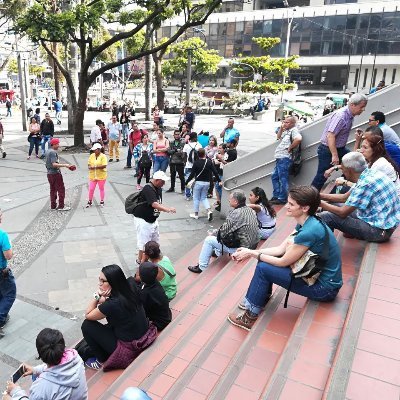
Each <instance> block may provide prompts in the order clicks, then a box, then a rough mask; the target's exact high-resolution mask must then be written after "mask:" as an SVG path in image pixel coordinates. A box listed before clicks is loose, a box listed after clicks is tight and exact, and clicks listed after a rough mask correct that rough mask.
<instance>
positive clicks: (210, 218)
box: [207, 210, 213, 222]
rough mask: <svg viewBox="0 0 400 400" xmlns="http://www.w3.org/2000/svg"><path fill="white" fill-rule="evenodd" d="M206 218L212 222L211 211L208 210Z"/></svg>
mask: <svg viewBox="0 0 400 400" xmlns="http://www.w3.org/2000/svg"><path fill="white" fill-rule="evenodd" d="M207 217H208V221H210V222H211V221H212V220H213V213H212V211H211V210H210V211H208V213H207Z"/></svg>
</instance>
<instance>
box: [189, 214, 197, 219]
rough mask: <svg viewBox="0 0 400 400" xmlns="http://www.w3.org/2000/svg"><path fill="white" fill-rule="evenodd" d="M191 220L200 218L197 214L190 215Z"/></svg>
mask: <svg viewBox="0 0 400 400" xmlns="http://www.w3.org/2000/svg"><path fill="white" fill-rule="evenodd" d="M189 217H190V218H194V219H199V216H198V215H196V214H189Z"/></svg>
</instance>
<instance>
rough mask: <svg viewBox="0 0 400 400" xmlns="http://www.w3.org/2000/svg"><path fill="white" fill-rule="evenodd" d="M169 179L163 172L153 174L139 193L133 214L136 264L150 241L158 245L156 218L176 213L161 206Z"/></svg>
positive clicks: (172, 208)
mask: <svg viewBox="0 0 400 400" xmlns="http://www.w3.org/2000/svg"><path fill="white" fill-rule="evenodd" d="M166 181H169V177H168V176H167V175H166V174H165V172H163V171H157V172H155V173H154V175H153V178H152V179H151V180H150V182H149V183H148V184H146V185H145V186H144V187H143V189H142V191H141V192H140V202H139V205H138V206H137V207H136V208H135V211H134V212H133V215H134V218H135V227H136V240H137V248H138V249H139V255H138V259H137V263H138V264H140V263H141V262H144V261H145V260H144V259H143V250H144V245H145V244H146V243H147V242H150V241H151V240H153V241H155V242H157V243H160V232H159V228H158V221H157V218H158V217H159V216H160V212H161V211H163V212H167V213H172V214H174V213H176V210H175V208H174V207H167V206H165V205H163V204H162V190H161V188H162V187H163V186H164V184H165V182H166Z"/></svg>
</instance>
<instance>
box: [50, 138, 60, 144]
mask: <svg viewBox="0 0 400 400" xmlns="http://www.w3.org/2000/svg"><path fill="white" fill-rule="evenodd" d="M55 144H60V139H57V138H53V139H51V140H50V146H53V145H55Z"/></svg>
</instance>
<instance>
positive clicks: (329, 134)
mask: <svg viewBox="0 0 400 400" xmlns="http://www.w3.org/2000/svg"><path fill="white" fill-rule="evenodd" d="M367 103H368V99H367V97H366V96H365V95H363V94H360V93H356V94H353V96H351V97H350V100H349V104H348V105H347V106H346V107H343V108H341V109H340V110H338V111H336V112H335V113H333V114H332V115H331V117H330V118H329V119H328V122H327V124H326V126H325V129H324V132H323V133H322V136H321V143H320V145H319V147H318V170H317V174H316V175H315V177H314V179H313V181H312V183H311V185H312V186H314V187H315V188H316V189H318V190H321V189H322V186H324V183H325V182H326V178H325V177H324V173H325V171H326V170H327V169H329V168H330V167H331V166H333V165H339V164H340V162H341V161H342V157H343V156H344V155H345V154H346V153H348V152H349V151H350V150H349V149H347V148H346V143H347V140H348V138H349V134H350V130H351V127H352V125H353V119H354V117H355V116H356V115H360V114H362V112H363V111H364V110H365V107H366V105H367Z"/></svg>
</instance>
